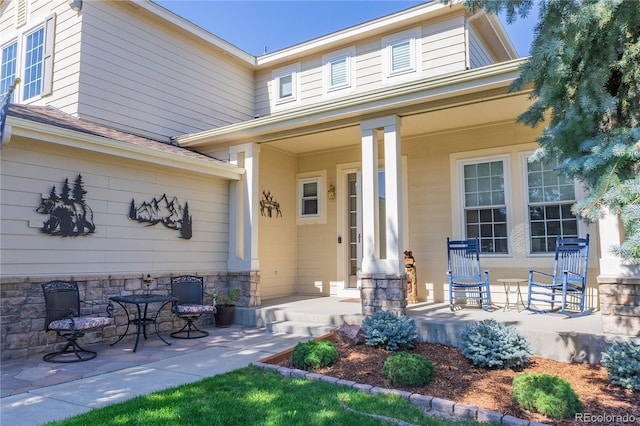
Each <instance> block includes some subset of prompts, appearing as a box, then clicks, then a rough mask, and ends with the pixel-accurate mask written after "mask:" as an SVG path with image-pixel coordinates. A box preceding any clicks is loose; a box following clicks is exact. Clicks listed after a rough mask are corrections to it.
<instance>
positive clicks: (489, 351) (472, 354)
mask: <svg viewBox="0 0 640 426" xmlns="http://www.w3.org/2000/svg"><path fill="white" fill-rule="evenodd" d="M460 341H461V342H460V349H461V350H462V353H463V354H464V356H465V357H467V359H469V360H470V361H471V363H472V364H473V365H474V366H476V367H479V368H489V369H500V370H502V369H507V368H511V369H513V370H516V371H517V370H521V369H522V368H523V367H524V366H525V365H527V364H528V363H529V360H530V359H531V355H532V354H533V352H532V350H531V345H530V344H529V341H528V340H527V339H526V337H524V336H523V335H522V334H520V333H519V332H518V330H517V329H516V328H515V327H513V326H507V325H504V324H502V323H500V322H497V321H496V320H493V319H488V320H483V321H479V322H475V323H472V324H469V325H468V326H467V327H466V328H465V329H464V331H463V332H462V334H461V336H460Z"/></svg>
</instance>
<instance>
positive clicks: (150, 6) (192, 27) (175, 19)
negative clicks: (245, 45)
mask: <svg viewBox="0 0 640 426" xmlns="http://www.w3.org/2000/svg"><path fill="white" fill-rule="evenodd" d="M131 3H133V6H134V7H139V8H141V9H144V10H146V11H147V12H149V13H152V14H154V15H156V16H158V17H159V18H161V19H164V20H165V21H168V22H170V23H171V24H173V25H175V26H177V27H178V28H180V29H182V30H184V31H187V32H188V33H190V34H191V35H194V36H196V37H199V38H200V39H202V40H204V41H205V42H207V43H209V44H212V45H214V46H216V47H218V48H220V49H222V50H223V51H224V52H226V53H228V54H230V55H232V56H235V57H236V58H238V59H240V60H241V61H243V62H245V63H246V64H248V65H250V66H252V67H255V66H256V57H255V56H253V55H251V54H249V53H247V52H245V51H244V50H242V49H240V48H238V47H236V46H234V45H233V44H231V43H229V42H227V41H225V40H223V39H221V38H220V37H218V36H216V35H215V34H212V33H210V32H209V31H207V30H205V29H203V28H202V27H199V26H197V25H196V24H194V23H192V22H190V21H188V20H186V19H184V18H183V17H181V16H179V15H176V14H175V13H173V12H171V11H169V10H167V9H165V8H164V7H162V6H160V5H158V4H155V3H154V2H152V1H150V0H132V1H131Z"/></svg>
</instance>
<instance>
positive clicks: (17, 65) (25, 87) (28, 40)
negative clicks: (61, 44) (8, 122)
mask: <svg viewBox="0 0 640 426" xmlns="http://www.w3.org/2000/svg"><path fill="white" fill-rule="evenodd" d="M55 19H56V15H55V14H54V15H51V16H49V17H48V18H46V19H45V20H44V22H43V23H42V24H41V25H39V26H37V27H36V28H31V29H29V30H28V31H26V32H24V33H16V34H15V37H14V39H13V41H11V42H10V43H8V44H5V45H3V46H1V47H0V49H1V52H2V57H1V60H2V63H1V64H0V95H2V96H4V95H5V94H6V93H7V92H8V91H9V89H10V88H11V86H13V84H14V82H15V80H16V78H18V77H19V78H21V79H22V83H21V84H19V85H18V86H17V87H16V90H15V92H13V94H12V102H17V101H18V99H20V100H22V101H28V100H30V99H32V98H35V97H37V96H46V95H50V94H51V92H52V90H53V50H54V34H55Z"/></svg>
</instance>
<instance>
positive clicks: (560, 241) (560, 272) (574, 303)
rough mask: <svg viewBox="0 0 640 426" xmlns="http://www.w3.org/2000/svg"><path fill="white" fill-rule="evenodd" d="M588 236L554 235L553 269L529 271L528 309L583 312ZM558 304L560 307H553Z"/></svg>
mask: <svg viewBox="0 0 640 426" xmlns="http://www.w3.org/2000/svg"><path fill="white" fill-rule="evenodd" d="M588 260H589V235H588V234H587V237H586V238H561V237H556V250H555V260H554V263H553V272H552V273H546V272H541V271H536V270H533V269H532V270H529V287H528V291H527V296H528V297H527V309H528V310H530V311H533V312H538V313H548V312H554V311H559V312H561V313H563V314H566V315H570V316H573V315H586V314H589V313H591V311H593V309H588V310H585V307H584V301H585V293H586V289H587V263H588ZM557 305H559V307H556V306H557Z"/></svg>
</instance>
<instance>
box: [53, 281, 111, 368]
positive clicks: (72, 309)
mask: <svg viewBox="0 0 640 426" xmlns="http://www.w3.org/2000/svg"><path fill="white" fill-rule="evenodd" d="M42 290H43V292H44V303H45V309H46V316H45V322H44V327H45V331H55V332H56V335H58V336H61V337H64V338H65V339H66V340H67V343H66V345H65V346H64V347H63V348H62V349H61V350H59V351H55V352H51V353H48V354H46V355H44V357H43V358H42V359H43V360H45V361H48V362H56V363H69V362H81V361H88V360H90V359H93V358H95V357H96V356H97V355H98V354H97V353H96V352H94V351H90V350H87V349H84V348H83V347H81V346H80V345H79V344H78V342H77V339H78V338H80V337H82V336H84V334H85V333H86V332H88V331H91V330H95V329H98V328H101V327H104V326H107V325H109V324H111V318H110V317H93V316H82V315H81V310H80V293H79V291H78V284H77V283H76V282H75V281H50V282H48V283H44V284H42Z"/></svg>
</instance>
